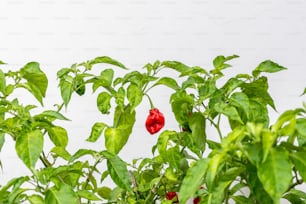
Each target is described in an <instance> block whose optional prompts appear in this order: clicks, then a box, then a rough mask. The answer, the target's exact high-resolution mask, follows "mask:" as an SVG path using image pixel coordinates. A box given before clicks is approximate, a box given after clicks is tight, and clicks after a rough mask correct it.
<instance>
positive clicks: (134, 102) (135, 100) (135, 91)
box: [127, 83, 143, 111]
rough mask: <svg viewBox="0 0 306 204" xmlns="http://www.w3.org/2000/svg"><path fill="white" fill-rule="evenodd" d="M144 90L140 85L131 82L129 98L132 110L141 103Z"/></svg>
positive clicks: (128, 89) (128, 92) (128, 90)
mask: <svg viewBox="0 0 306 204" xmlns="http://www.w3.org/2000/svg"><path fill="white" fill-rule="evenodd" d="M142 95H143V93H142V90H141V88H140V87H139V86H137V85H135V84H132V83H131V84H130V85H129V86H128V88H127V99H128V101H129V102H130V106H131V111H134V109H135V108H136V107H137V106H138V105H139V104H140V103H141V101H142Z"/></svg>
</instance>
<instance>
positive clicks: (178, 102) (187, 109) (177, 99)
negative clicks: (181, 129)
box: [170, 91, 194, 125]
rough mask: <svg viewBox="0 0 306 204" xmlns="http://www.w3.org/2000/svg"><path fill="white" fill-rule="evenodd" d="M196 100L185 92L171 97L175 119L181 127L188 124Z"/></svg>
mask: <svg viewBox="0 0 306 204" xmlns="http://www.w3.org/2000/svg"><path fill="white" fill-rule="evenodd" d="M193 99H194V98H193V97H192V96H191V95H189V94H187V93H186V92H185V91H179V92H176V93H174V94H172V95H171V98H170V103H171V107H172V112H173V113H174V116H175V119H176V120H177V122H178V123H179V124H180V125H186V124H187V123H188V117H189V116H188V115H190V114H191V112H192V107H193V104H194V100H193Z"/></svg>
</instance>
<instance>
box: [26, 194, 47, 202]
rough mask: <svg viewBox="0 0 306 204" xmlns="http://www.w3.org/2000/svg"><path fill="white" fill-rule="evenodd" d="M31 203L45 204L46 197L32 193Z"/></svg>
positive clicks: (29, 198)
mask: <svg viewBox="0 0 306 204" xmlns="http://www.w3.org/2000/svg"><path fill="white" fill-rule="evenodd" d="M28 200H29V201H30V203H31V204H44V203H45V202H44V199H43V198H42V197H41V196H40V195H31V196H29V197H28Z"/></svg>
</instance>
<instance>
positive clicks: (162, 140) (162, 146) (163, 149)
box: [157, 130, 176, 161]
mask: <svg viewBox="0 0 306 204" xmlns="http://www.w3.org/2000/svg"><path fill="white" fill-rule="evenodd" d="M174 134H176V132H175V131H170V130H165V131H163V132H162V133H161V134H160V135H159V137H158V140H157V149H158V152H159V154H160V156H161V157H162V158H163V160H164V161H167V159H168V158H167V146H168V141H169V138H170V137H171V136H172V135H174Z"/></svg>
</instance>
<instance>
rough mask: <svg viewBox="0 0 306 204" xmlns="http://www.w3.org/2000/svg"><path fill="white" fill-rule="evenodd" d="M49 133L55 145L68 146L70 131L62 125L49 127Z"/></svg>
mask: <svg viewBox="0 0 306 204" xmlns="http://www.w3.org/2000/svg"><path fill="white" fill-rule="evenodd" d="M48 135H49V137H50V140H51V141H52V142H53V144H54V145H55V146H60V147H66V146H67V144H68V133H67V131H66V129H64V128H62V127H60V126H54V127H51V128H48Z"/></svg>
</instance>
